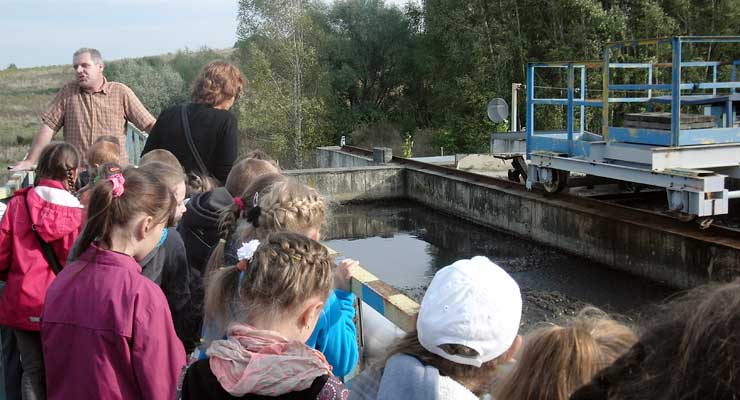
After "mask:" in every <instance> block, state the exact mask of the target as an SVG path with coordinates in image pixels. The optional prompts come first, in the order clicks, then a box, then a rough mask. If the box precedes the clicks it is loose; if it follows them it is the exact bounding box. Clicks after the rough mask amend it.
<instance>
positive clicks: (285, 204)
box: [205, 174, 326, 329]
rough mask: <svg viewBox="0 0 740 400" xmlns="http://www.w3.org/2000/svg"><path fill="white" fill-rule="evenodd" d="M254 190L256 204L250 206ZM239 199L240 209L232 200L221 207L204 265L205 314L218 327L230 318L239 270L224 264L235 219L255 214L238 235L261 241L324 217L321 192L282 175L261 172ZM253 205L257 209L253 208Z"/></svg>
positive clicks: (306, 226)
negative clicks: (218, 236) (216, 236)
mask: <svg viewBox="0 0 740 400" xmlns="http://www.w3.org/2000/svg"><path fill="white" fill-rule="evenodd" d="M260 187H261V188H262V189H260ZM255 193H257V195H256V198H257V206H256V207H251V206H252V204H253V202H254V199H255ZM241 200H242V203H243V204H244V205H245V209H244V210H242V209H240V208H239V206H237V205H236V204H233V205H232V206H230V207H228V208H225V209H224V210H223V211H222V214H221V218H220V221H219V222H220V223H219V231H220V233H221V240H220V241H219V243H218V245H217V246H216V247H215V248H214V250H213V252H212V253H211V257H210V259H209V260H208V266H207V268H206V281H207V282H206V285H207V287H206V296H205V314H206V318H208V319H211V320H213V321H214V322H215V323H216V325H217V326H218V327H219V328H220V329H223V328H225V326H226V324H227V323H228V322H229V319H230V318H231V315H230V311H231V310H230V304H232V302H233V300H234V298H235V297H236V293H237V289H238V281H239V270H238V269H236V268H235V267H234V266H229V267H225V266H224V248H225V244H226V242H227V241H228V240H229V239H230V238H231V236H233V234H234V232H235V231H236V226H237V225H238V224H239V222H240V221H241V220H249V219H250V216H252V217H255V218H254V220H253V221H251V222H249V221H246V223H245V228H244V237H243V238H242V239H243V240H250V239H258V240H260V241H262V240H265V239H266V238H267V237H268V235H270V234H274V233H277V232H293V233H298V234H304V233H305V232H306V231H307V230H309V229H312V228H319V227H321V225H322V224H323V223H324V221H325V219H326V209H325V205H324V200H323V198H322V197H321V195H319V194H318V192H316V190H314V189H312V188H310V187H308V186H305V185H303V184H301V183H298V182H297V181H295V180H292V179H288V178H285V177H284V176H282V175H277V174H274V175H273V174H271V175H263V176H262V177H260V178H259V179H257V180H256V181H255V182H254V183H253V184H252V185H250V187H249V188H247V190H246V191H245V192H244V194H243V195H242V197H241ZM255 208H258V209H259V212H255ZM255 225H257V226H255ZM250 268H251V264H250Z"/></svg>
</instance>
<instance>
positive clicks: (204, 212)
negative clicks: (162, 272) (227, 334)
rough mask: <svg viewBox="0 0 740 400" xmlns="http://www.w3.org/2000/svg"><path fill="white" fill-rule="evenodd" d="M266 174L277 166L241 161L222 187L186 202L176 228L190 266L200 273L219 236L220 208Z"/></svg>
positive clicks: (256, 161) (195, 196)
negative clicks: (185, 210)
mask: <svg viewBox="0 0 740 400" xmlns="http://www.w3.org/2000/svg"><path fill="white" fill-rule="evenodd" d="M154 151H156V150H154ZM149 154H151V152H150V153H147V155H149ZM268 173H277V169H276V168H275V167H273V166H272V164H270V163H269V162H267V161H262V160H255V159H251V158H247V159H244V160H241V161H239V162H238V163H236V165H234V167H233V168H232V169H231V172H229V175H228V177H227V178H226V186H223V187H217V188H215V189H213V190H211V191H208V192H202V193H196V194H194V195H193V197H192V198H191V199H190V201H189V202H188V204H187V209H188V212H187V213H185V216H184V217H183V220H182V223H181V224H180V225H179V226H178V228H177V230H178V232H180V235H182V238H183V240H184V241H185V244H186V246H187V249H188V262H189V263H190V266H191V267H192V268H195V269H196V270H198V271H199V272H200V273H201V275H202V274H203V271H204V270H205V268H206V264H207V263H208V256H209V255H210V254H211V250H212V249H213V247H214V246H215V245H216V243H217V242H218V239H219V233H218V218H219V215H220V212H221V209H223V208H225V207H227V206H230V205H231V204H233V203H234V198H235V197H240V196H241V195H242V193H244V190H245V189H246V188H247V186H249V184H250V183H252V182H253V181H254V180H255V179H256V178H257V177H259V176H261V175H264V174H268Z"/></svg>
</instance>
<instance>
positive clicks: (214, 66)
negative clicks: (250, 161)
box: [142, 60, 246, 183]
mask: <svg viewBox="0 0 740 400" xmlns="http://www.w3.org/2000/svg"><path fill="white" fill-rule="evenodd" d="M245 85H246V81H245V79H244V76H243V75H242V73H241V72H240V71H239V69H238V68H237V67H235V66H234V65H232V64H229V63H227V62H225V61H221V60H216V61H212V62H210V63H208V64H207V65H206V66H205V67H203V69H202V70H201V71H200V73H199V74H198V77H197V78H196V79H195V81H194V82H193V86H192V90H191V102H190V103H189V104H184V105H177V106H173V107H170V108H168V109H166V110H164V111H162V113H161V114H160V115H159V118H157V123H156V124H155V125H154V128H152V130H151V132H150V134H149V138H148V139H147V142H146V145H145V146H144V151H143V152H142V155H143V154H146V153H148V152H150V151H152V150H155V149H165V150H169V151H170V152H172V154H174V155H175V157H177V159H178V160H179V161H180V164H182V166H183V168H185V172H186V173H188V175H194V176H197V177H198V178H200V179H201V180H203V179H204V178H208V179H210V178H215V179H216V180H218V181H219V183H220V182H225V181H226V177H227V176H228V175H229V171H230V170H231V167H232V165H233V164H234V160H236V156H237V149H238V146H237V142H236V140H237V139H236V138H237V132H238V129H237V122H236V117H235V116H234V114H232V113H230V112H229V109H230V108H231V106H232V105H234V102H235V101H236V100H237V98H238V97H239V93H241V91H242V89H243V88H244V86H245ZM188 130H189V131H190V138H191V139H188V138H187V131H188ZM189 142H190V143H189Z"/></svg>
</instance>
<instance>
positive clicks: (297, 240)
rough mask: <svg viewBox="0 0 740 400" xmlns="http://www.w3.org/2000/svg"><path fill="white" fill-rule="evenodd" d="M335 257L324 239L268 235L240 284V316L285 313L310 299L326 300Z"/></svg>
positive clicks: (296, 235) (277, 234)
mask: <svg viewBox="0 0 740 400" xmlns="http://www.w3.org/2000/svg"><path fill="white" fill-rule="evenodd" d="M333 264H334V260H333V258H332V257H331V256H330V255H329V252H328V251H327V250H326V248H325V247H324V246H322V245H321V243H319V242H317V241H315V240H312V239H309V238H307V237H305V236H303V235H300V234H297V233H290V232H280V233H275V234H272V235H270V236H269V237H268V238H267V239H265V240H264V241H263V242H262V243H260V246H259V247H258V248H257V250H256V251H255V253H254V256H253V257H252V260H251V261H250V263H249V268H247V269H246V270H245V271H244V279H243V280H242V282H243V283H242V285H241V287H240V288H239V295H240V296H239V298H240V299H245V301H242V302H241V303H240V304H239V305H238V308H237V309H238V310H239V311H241V312H239V314H240V315H239V317H243V318H244V319H246V320H247V321H248V320H249V319H251V318H252V317H254V316H255V315H271V316H277V317H279V316H281V315H284V314H285V313H290V312H292V311H294V310H295V308H296V306H299V305H301V304H302V303H304V302H305V301H306V300H308V299H310V298H312V297H315V296H318V297H320V298H321V299H322V300H326V298H327V297H328V296H329V292H330V291H331V288H332V283H333V274H332V265H333Z"/></svg>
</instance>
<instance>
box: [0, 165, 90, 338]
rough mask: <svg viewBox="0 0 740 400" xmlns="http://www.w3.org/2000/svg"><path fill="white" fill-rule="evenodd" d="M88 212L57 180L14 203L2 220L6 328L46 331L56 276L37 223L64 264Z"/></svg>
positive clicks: (0, 321) (0, 271) (1, 300)
mask: <svg viewBox="0 0 740 400" xmlns="http://www.w3.org/2000/svg"><path fill="white" fill-rule="evenodd" d="M26 193H28V195H27V196H26ZM26 199H28V211H26ZM29 212H30V216H31V219H30V220H29V218H28V217H29ZM82 213H83V209H82V206H81V205H80V202H79V201H77V199H76V198H75V197H74V196H73V195H72V194H71V193H69V192H68V191H66V190H65V189H64V186H63V185H62V183H61V182H58V181H53V180H46V179H44V180H41V182H39V185H38V186H36V187H34V188H26V189H23V190H19V191H17V192H16V193H15V195H14V196H13V198H12V199H10V202H8V208H7V209H6V210H5V215H3V219H2V222H0V280H4V281H6V282H7V283H6V285H5V289H4V290H3V293H2V297H0V325H6V326H10V327H12V328H17V329H25V330H30V331H39V330H40V329H41V325H40V323H39V319H40V317H41V310H42V309H43V308H44V297H45V296H46V290H47V289H48V288H49V285H51V282H52V281H53V280H54V277H55V274H54V271H52V269H51V267H50V266H49V263H48V262H47V261H46V258H44V253H43V252H42V250H41V245H40V244H39V242H38V239H37V238H36V236H35V235H34V233H33V232H32V231H31V224H32V223H33V224H35V225H36V231H37V232H38V233H39V235H41V237H42V238H43V239H44V240H45V241H46V242H47V243H49V244H51V246H52V248H53V249H54V252H55V253H56V255H57V259H58V260H59V262H60V263H61V264H62V265H64V263H65V262H66V260H67V254H69V251H70V249H71V248H72V244H73V243H74V241H75V239H76V238H77V235H78V234H79V233H80V229H81V227H82V222H83V214H82Z"/></svg>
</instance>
